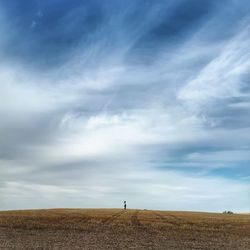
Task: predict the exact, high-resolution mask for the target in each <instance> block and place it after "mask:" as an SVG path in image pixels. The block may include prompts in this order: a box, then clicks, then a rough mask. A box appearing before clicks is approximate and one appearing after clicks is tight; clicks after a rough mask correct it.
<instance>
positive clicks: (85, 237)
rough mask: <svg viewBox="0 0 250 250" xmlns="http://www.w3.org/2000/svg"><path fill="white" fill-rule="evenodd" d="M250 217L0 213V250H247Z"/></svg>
mask: <svg viewBox="0 0 250 250" xmlns="http://www.w3.org/2000/svg"><path fill="white" fill-rule="evenodd" d="M249 246H250V216H249V215H247V214H245V215H244V214H241V215H240V214H232V215H227V214H215V213H195V212H171V211H168V212H163V211H151V210H130V209H129V210H121V209H49V210H26V211H4V212H0V249H21V250H22V249H25V250H28V249H58V250H59V249H60V250H61V249H102V250H105V249H164V250H165V249H209V250H211V249H220V250H221V249H226V250H227V249H233V250H237V249H250V247H249Z"/></svg>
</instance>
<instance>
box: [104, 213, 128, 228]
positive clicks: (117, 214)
mask: <svg viewBox="0 0 250 250" xmlns="http://www.w3.org/2000/svg"><path fill="white" fill-rule="evenodd" d="M124 213H126V211H120V212H118V213H115V214H113V215H111V216H110V217H108V218H105V219H103V220H101V223H102V224H105V225H108V224H110V223H111V222H112V221H114V220H115V219H117V218H118V217H120V216H121V215H122V214H124Z"/></svg>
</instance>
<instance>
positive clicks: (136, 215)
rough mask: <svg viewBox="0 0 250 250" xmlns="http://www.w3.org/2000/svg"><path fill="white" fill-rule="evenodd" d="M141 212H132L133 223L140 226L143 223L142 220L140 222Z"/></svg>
mask: <svg viewBox="0 0 250 250" xmlns="http://www.w3.org/2000/svg"><path fill="white" fill-rule="evenodd" d="M139 212H140V210H136V211H135V212H134V213H133V214H132V216H131V223H132V225H133V226H139V227H141V226H142V224H141V222H140V220H139V218H138V214H139Z"/></svg>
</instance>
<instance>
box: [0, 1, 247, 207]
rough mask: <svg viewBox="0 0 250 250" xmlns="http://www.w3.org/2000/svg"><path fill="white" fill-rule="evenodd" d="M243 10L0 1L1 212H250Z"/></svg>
mask: <svg viewBox="0 0 250 250" xmlns="http://www.w3.org/2000/svg"><path fill="white" fill-rule="evenodd" d="M248 14H249V3H248V1H244V0H242V1H236V0H225V1H212V0H209V1H206V0H204V1H198V0H186V1H184V0H175V1H174V0H172V1H171V0H168V1H167V0H156V1H149V0H133V1H132V0H128V1H117V0H116V1H115V0H102V1H101V0H99V1H98V0H92V1H90V0H89V1H87V0H85V1H80V0H75V1H70V0H60V1H59V0H50V1H48V0H45V1H38V0H37V1H35V0H27V1H18V0H10V1H3V0H0V34H1V36H0V58H1V60H0V88H1V89H0V90H1V91H0V100H1V102H0V198H1V199H0V209H2V210H3V209H19V208H47V207H48V208H49V207H121V206H122V204H123V203H122V202H123V200H127V203H128V207H132V208H148V209H163V210H198V211H223V210H233V211H247V210H249V207H250V198H249V197H250V186H249V181H250V170H249V167H248V165H249V163H250V151H249V149H250V128H249V125H250V88H249V86H250V85H249V64H250V60H249V49H250V48H249V44H250V43H249V42H250V41H249V17H248Z"/></svg>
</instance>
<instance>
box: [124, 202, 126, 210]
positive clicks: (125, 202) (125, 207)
mask: <svg viewBox="0 0 250 250" xmlns="http://www.w3.org/2000/svg"><path fill="white" fill-rule="evenodd" d="M124 209H125V210H126V209H127V203H126V201H124Z"/></svg>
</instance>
